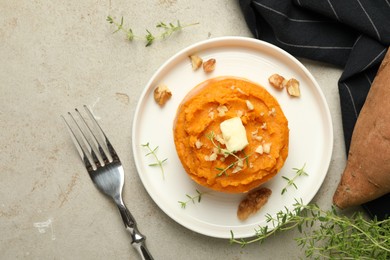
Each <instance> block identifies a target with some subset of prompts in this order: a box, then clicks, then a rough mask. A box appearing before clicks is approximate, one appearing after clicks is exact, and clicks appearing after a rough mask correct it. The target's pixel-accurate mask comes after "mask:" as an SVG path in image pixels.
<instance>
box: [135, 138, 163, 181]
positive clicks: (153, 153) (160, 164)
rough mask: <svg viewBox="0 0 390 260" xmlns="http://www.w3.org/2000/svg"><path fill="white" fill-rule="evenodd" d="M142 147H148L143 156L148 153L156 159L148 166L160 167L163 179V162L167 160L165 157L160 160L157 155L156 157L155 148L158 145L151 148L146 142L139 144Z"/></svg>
mask: <svg viewBox="0 0 390 260" xmlns="http://www.w3.org/2000/svg"><path fill="white" fill-rule="evenodd" d="M141 146H142V147H145V148H147V149H148V151H149V152H148V153H147V154H145V156H149V155H152V156H153V157H154V159H155V160H156V162H155V163H151V164H149V166H158V167H160V169H161V174H162V177H163V179H165V173H164V166H163V164H164V163H165V162H166V161H167V160H168V158H165V159H163V160H160V159H159V158H158V157H157V153H156V151H157V149H158V146H156V147H155V148H154V149H152V148H151V147H150V145H149V143H146V144H141Z"/></svg>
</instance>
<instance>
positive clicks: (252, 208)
mask: <svg viewBox="0 0 390 260" xmlns="http://www.w3.org/2000/svg"><path fill="white" fill-rule="evenodd" d="M271 194H272V191H271V190H270V189H268V188H265V187H263V188H260V189H257V190H253V191H250V192H249V193H248V194H247V195H246V196H245V198H244V199H243V200H242V201H241V202H240V204H239V205H238V210H237V217H238V218H239V219H240V220H246V219H247V218H248V217H249V216H250V215H252V214H254V213H256V212H257V211H259V210H260V209H261V208H262V207H263V206H264V205H265V204H266V203H267V201H268V198H269V197H270V196H271Z"/></svg>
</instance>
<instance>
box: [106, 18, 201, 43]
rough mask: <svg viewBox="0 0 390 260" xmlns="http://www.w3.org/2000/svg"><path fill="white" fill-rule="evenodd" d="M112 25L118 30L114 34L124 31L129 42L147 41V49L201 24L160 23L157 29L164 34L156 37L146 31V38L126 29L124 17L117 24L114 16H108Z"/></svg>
mask: <svg viewBox="0 0 390 260" xmlns="http://www.w3.org/2000/svg"><path fill="white" fill-rule="evenodd" d="M106 20H107V21H108V22H109V23H110V24H113V25H115V26H116V30H115V31H114V32H113V33H117V32H119V31H122V32H124V33H125V34H126V39H127V40H129V41H133V40H134V39H144V40H145V41H146V45H145V47H148V46H150V45H152V44H153V42H154V41H155V40H163V39H166V38H168V37H169V36H171V35H172V34H173V33H175V32H179V31H181V30H183V29H184V28H186V27H190V26H194V25H198V24H199V23H191V24H186V25H182V24H181V23H180V21H179V20H177V23H176V24H173V23H168V24H166V23H163V22H160V23H158V24H157V25H156V28H158V29H162V30H163V32H161V33H160V34H158V35H154V34H153V33H152V32H151V31H150V30H148V29H146V35H145V36H138V35H135V34H134V33H133V30H132V29H131V28H128V29H126V28H124V21H123V16H122V18H121V20H120V22H117V21H115V20H114V18H112V16H107V19H106Z"/></svg>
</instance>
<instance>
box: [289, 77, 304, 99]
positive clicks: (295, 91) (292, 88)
mask: <svg viewBox="0 0 390 260" xmlns="http://www.w3.org/2000/svg"><path fill="white" fill-rule="evenodd" d="M286 89H287V93H288V94H289V95H290V96H293V97H299V96H301V91H300V89H299V81H298V80H296V79H294V78H291V79H289V80H288V81H287V83H286Z"/></svg>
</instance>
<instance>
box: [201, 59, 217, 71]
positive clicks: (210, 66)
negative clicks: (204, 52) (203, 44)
mask: <svg viewBox="0 0 390 260" xmlns="http://www.w3.org/2000/svg"><path fill="white" fill-rule="evenodd" d="M215 63H217V61H216V60H215V59H209V60H208V61H205V62H203V71H204V72H206V73H210V72H212V71H214V70H215Z"/></svg>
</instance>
